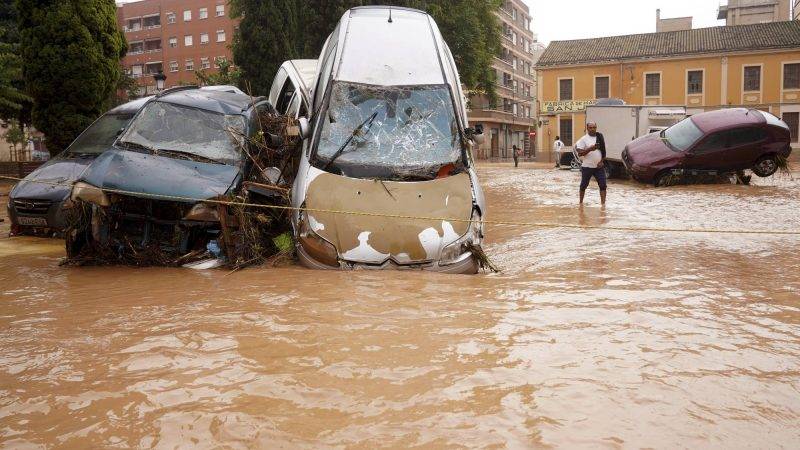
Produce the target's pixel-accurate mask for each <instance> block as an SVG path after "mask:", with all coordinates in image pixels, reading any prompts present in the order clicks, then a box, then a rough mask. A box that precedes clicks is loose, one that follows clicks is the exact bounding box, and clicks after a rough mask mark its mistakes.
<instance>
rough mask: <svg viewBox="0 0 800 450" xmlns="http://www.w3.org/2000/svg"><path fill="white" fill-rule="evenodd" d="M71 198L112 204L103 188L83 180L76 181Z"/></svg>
mask: <svg viewBox="0 0 800 450" xmlns="http://www.w3.org/2000/svg"><path fill="white" fill-rule="evenodd" d="M69 198H70V200H72V201H75V200H83V201H85V202H89V203H94V204H95V205H99V206H111V201H110V200H109V199H108V196H107V195H106V194H105V192H103V190H102V189H100V188H99V187H97V186H92V185H91V184H89V183H84V182H82V181H79V182H77V183H75V185H74V186H73V187H72V194H71V195H70V197H69Z"/></svg>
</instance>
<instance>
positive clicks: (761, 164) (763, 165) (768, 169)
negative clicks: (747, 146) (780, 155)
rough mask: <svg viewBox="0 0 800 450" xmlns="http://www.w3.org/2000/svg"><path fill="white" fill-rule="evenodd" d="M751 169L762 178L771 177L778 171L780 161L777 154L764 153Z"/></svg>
mask: <svg viewBox="0 0 800 450" xmlns="http://www.w3.org/2000/svg"><path fill="white" fill-rule="evenodd" d="M751 170H752V171H753V173H754V174H756V175H758V176H759V177H761V178H765V177H769V176H772V175H773V174H774V173H775V172H777V171H778V161H777V159H776V158H775V155H764V156H762V157H761V158H758V160H757V161H756V163H755V164H753V167H752V169H751Z"/></svg>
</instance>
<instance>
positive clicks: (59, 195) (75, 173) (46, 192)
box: [10, 156, 94, 201]
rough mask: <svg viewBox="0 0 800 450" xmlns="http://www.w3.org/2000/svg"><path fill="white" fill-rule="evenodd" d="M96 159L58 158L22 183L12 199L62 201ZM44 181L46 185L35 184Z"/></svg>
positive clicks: (40, 167) (16, 188)
mask: <svg viewBox="0 0 800 450" xmlns="http://www.w3.org/2000/svg"><path fill="white" fill-rule="evenodd" d="M93 160H94V158H88V157H87V158H79V157H75V158H66V157H61V156H59V157H56V158H53V159H51V160H50V161H47V162H46V163H44V164H42V165H41V166H39V168H37V169H36V170H34V171H33V172H31V174H30V175H28V176H27V177H25V181H20V182H19V184H17V186H16V187H14V189H13V190H12V191H11V193H10V197H11V198H30V199H42V200H51V201H61V200H63V199H64V198H66V197H67V196H68V195H69V193H70V191H71V190H72V182H74V181H75V180H77V179H78V177H80V176H81V174H82V173H83V172H84V170H86V167H87V166H88V165H89V164H91V162H92V161H93ZM32 181H43V182H47V183H50V184H45V183H33V182H32Z"/></svg>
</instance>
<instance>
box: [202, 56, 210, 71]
mask: <svg viewBox="0 0 800 450" xmlns="http://www.w3.org/2000/svg"><path fill="white" fill-rule="evenodd" d="M200 68H201V69H210V68H211V62H209V61H208V58H200Z"/></svg>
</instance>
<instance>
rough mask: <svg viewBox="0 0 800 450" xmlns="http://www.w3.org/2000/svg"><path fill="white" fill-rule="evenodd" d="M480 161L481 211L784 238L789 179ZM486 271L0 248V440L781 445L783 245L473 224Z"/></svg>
mask: <svg viewBox="0 0 800 450" xmlns="http://www.w3.org/2000/svg"><path fill="white" fill-rule="evenodd" d="M577 177H578V176H577V174H574V173H570V172H555V171H549V170H536V171H530V170H516V171H514V170H510V169H508V168H505V167H503V168H501V167H498V166H489V167H484V168H483V170H482V178H483V180H485V184H486V191H487V196H488V201H489V204H490V205H491V210H490V215H491V218H493V219H507V220H520V221H561V222H567V223H584V224H589V225H602V224H607V225H611V226H614V225H621V226H628V225H642V226H664V227H674V226H685V227H715V228H719V227H729V228H741V227H748V228H773V229H792V228H794V229H797V228H798V227H800V216H798V214H800V213H799V211H800V196H799V195H798V192H800V190H798V187H800V183H798V182H795V181H792V180H788V179H770V180H766V181H762V180H759V182H762V185H761V186H754V187H741V186H694V187H691V186H689V187H687V186H682V187H675V188H669V189H653V188H650V187H644V186H639V185H634V184H632V183H627V182H625V183H614V184H612V185H611V187H610V190H609V205H608V207H607V208H606V209H605V210H601V209H600V208H599V207H598V206H597V204H598V203H599V200H598V199H597V192H596V190H593V189H594V187H591V188H590V191H589V193H587V203H588V204H587V206H586V207H585V208H584V209H583V211H581V210H579V209H578V208H577V207H576V203H577V192H576V186H577V181H578V180H577ZM487 234H488V236H489V238H490V240H489V245H488V246H487V250H488V252H489V254H490V255H491V256H492V257H493V258H494V260H495V262H496V263H498V264H499V265H500V266H501V267H503V268H504V272H503V273H501V274H497V275H482V276H475V277H466V276H442V275H435V274H424V273H398V272H377V273H376V272H353V273H339V272H311V271H307V270H304V269H300V268H295V267H291V268H285V269H277V270H269V269H251V270H245V271H242V272H238V273H234V274H231V275H226V273H225V272H223V271H210V272H194V271H187V270H172V269H129V268H62V267H59V266H58V261H59V258H60V256H61V254H62V250H61V247H60V246H59V244H58V243H57V242H56V243H53V242H52V241H45V240H40V239H32V238H15V239H11V240H9V239H0V255H2V256H0V286H2V289H1V290H0V446H10V447H21V448H25V447H27V446H38V445H42V444H47V445H60V446H66V447H83V448H86V447H158V448H172V447H174V446H180V445H183V446H192V445H193V446H197V447H218V446H219V445H221V444H223V443H224V444H226V445H229V446H231V447H254V446H262V447H271V448H274V447H281V446H283V447H298V446H299V447H312V446H313V447H341V446H355V447H361V448H373V447H378V446H386V445H390V446H396V447H409V446H414V445H427V446H433V447H442V446H459V445H468V446H471V447H472V446H477V447H484V446H508V447H530V446H551V445H552V446H556V445H557V446H563V447H598V446H608V447H621V446H625V447H642V446H644V447H674V446H682V447H689V446H692V447H697V446H703V447H708V446H712V447H728V448H729V447H732V446H742V445H746V444H745V443H750V445H755V446H759V447H762V446H763V447H780V446H782V447H792V446H794V445H796V442H798V438H800V432H798V427H797V425H798V423H799V422H800V395H798V390H799V389H800V327H799V325H800V300H799V299H800V277H798V276H797V273H798V271H800V254H798V252H797V249H798V239H797V238H796V237H785V236H783V237H775V236H746V237H742V236H731V235H724V234H720V235H715V234H711V235H706V234H690V235H676V234H661V233H652V232H646V233H632V232H610V231H603V230H585V231H580V230H565V229H520V228H519V227H511V226H495V227H490V229H489V230H488V232H487Z"/></svg>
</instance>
